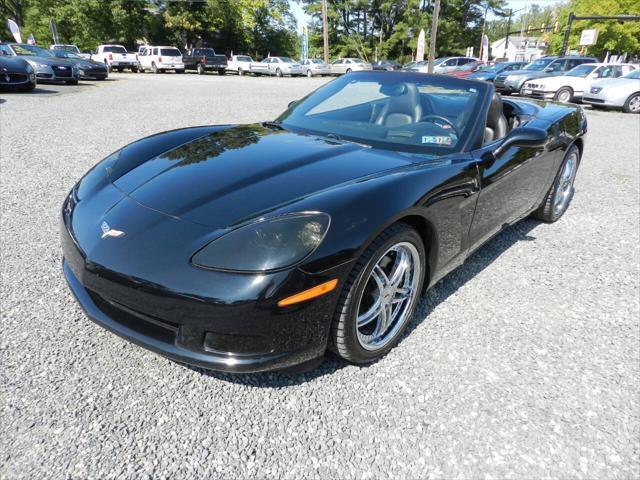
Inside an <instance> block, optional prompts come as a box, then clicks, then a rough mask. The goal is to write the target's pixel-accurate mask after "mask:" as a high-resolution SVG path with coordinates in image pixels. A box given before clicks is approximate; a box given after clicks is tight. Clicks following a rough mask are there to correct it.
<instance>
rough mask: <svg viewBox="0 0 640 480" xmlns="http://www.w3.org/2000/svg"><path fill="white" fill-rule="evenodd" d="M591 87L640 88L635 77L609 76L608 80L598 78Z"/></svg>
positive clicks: (639, 83)
mask: <svg viewBox="0 0 640 480" xmlns="http://www.w3.org/2000/svg"><path fill="white" fill-rule="evenodd" d="M591 86H592V87H600V88H608V89H612V88H627V87H629V88H633V87H635V88H640V79H637V78H610V79H608V80H600V81H598V82H596V83H594V84H593V85H591Z"/></svg>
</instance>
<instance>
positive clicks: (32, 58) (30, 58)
mask: <svg viewBox="0 0 640 480" xmlns="http://www.w3.org/2000/svg"><path fill="white" fill-rule="evenodd" d="M19 57H20V58H23V59H25V60H26V61H27V62H29V63H31V62H35V63H40V64H42V65H64V66H67V67H71V66H73V62H70V61H69V60H64V59H62V58H53V57H38V56H36V55H19Z"/></svg>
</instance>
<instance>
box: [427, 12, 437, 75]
mask: <svg viewBox="0 0 640 480" xmlns="http://www.w3.org/2000/svg"><path fill="white" fill-rule="evenodd" d="M438 15H440V0H435V1H434V5H433V18H432V19H431V38H430V39H429V68H428V71H429V73H433V62H434V60H435V57H436V37H437V36H438Z"/></svg>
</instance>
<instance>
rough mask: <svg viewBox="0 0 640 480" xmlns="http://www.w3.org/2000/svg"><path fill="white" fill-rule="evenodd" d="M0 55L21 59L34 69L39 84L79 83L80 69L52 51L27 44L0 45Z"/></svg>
mask: <svg viewBox="0 0 640 480" xmlns="http://www.w3.org/2000/svg"><path fill="white" fill-rule="evenodd" d="M0 54H2V55H9V56H16V57H20V58H22V59H24V60H26V61H27V62H29V64H30V65H31V66H32V67H33V69H34V70H35V72H36V77H37V78H38V83H40V82H42V83H46V82H49V83H68V84H71V85H75V84H77V83H78V67H76V65H75V64H74V63H73V62H70V61H68V60H64V59H62V58H56V57H55V56H54V55H53V53H52V52H51V50H46V49H44V48H40V47H37V46H35V45H29V44H27V43H0Z"/></svg>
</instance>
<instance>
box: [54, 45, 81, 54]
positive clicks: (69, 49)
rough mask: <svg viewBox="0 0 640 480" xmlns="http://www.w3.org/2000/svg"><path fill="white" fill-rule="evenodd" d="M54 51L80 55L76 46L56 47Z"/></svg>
mask: <svg viewBox="0 0 640 480" xmlns="http://www.w3.org/2000/svg"><path fill="white" fill-rule="evenodd" d="M53 49H54V50H60V51H63V52H69V53H80V50H78V47H76V46H75V45H56V46H54V47H53Z"/></svg>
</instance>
